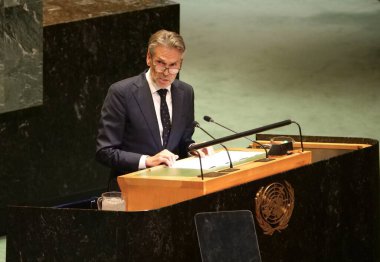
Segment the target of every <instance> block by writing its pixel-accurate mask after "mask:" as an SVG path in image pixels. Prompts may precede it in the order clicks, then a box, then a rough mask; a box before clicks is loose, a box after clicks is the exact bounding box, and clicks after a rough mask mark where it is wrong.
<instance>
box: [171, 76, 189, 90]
mask: <svg viewBox="0 0 380 262" xmlns="http://www.w3.org/2000/svg"><path fill="white" fill-rule="evenodd" d="M173 84H174V85H175V86H178V87H179V88H181V89H183V90H187V91H192V90H193V87H192V86H191V85H189V84H188V83H186V82H183V81H181V80H179V79H176V80H174V82H173Z"/></svg>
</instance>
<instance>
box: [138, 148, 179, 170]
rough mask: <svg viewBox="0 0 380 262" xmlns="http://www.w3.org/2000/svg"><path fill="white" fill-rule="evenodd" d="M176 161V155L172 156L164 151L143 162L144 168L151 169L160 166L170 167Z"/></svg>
mask: <svg viewBox="0 0 380 262" xmlns="http://www.w3.org/2000/svg"><path fill="white" fill-rule="evenodd" d="M177 159H178V156H177V155H175V154H173V153H172V152H170V151H169V150H167V149H164V150H162V151H161V152H159V153H157V154H156V155H154V156H148V157H147V158H146V160H145V165H146V167H153V166H158V165H161V164H165V165H167V166H172V165H173V164H174V163H175V161H176V160H177Z"/></svg>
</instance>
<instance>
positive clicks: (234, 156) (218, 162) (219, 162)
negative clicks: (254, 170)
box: [172, 151, 263, 169]
mask: <svg viewBox="0 0 380 262" xmlns="http://www.w3.org/2000/svg"><path fill="white" fill-rule="evenodd" d="M229 153H230V157H231V161H232V163H235V162H240V161H243V160H246V159H248V158H253V157H256V156H259V155H262V154H263V152H253V151H229ZM201 161H202V168H203V169H212V168H216V167H222V166H228V165H229V164H230V160H229V158H228V155H227V152H226V151H219V152H218V153H215V154H213V155H209V156H205V157H202V158H201ZM172 168H185V169H200V164H199V158H197V157H193V158H186V159H183V160H180V161H177V162H175V163H174V165H173V166H172Z"/></svg>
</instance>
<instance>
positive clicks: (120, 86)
mask: <svg viewBox="0 0 380 262" xmlns="http://www.w3.org/2000/svg"><path fill="white" fill-rule="evenodd" d="M144 74H145V73H141V74H139V75H136V76H132V77H128V78H125V79H123V80H120V81H117V82H115V83H113V84H112V85H111V87H110V89H113V90H115V91H116V90H119V91H120V90H128V89H131V88H133V87H138V86H140V85H142V84H143V81H144V80H145V75H144Z"/></svg>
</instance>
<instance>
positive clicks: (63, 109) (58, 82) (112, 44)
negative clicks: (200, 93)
mask: <svg viewBox="0 0 380 262" xmlns="http://www.w3.org/2000/svg"><path fill="white" fill-rule="evenodd" d="M152 2H156V3H161V1H152ZM161 28H167V29H169V30H174V31H178V30H179V5H178V4H176V5H173V4H170V5H167V6H166V5H164V4H162V5H160V6H159V7H154V8H148V9H144V10H136V11H130V12H124V13H117V14H115V15H107V16H99V17H96V18H89V19H84V20H80V21H74V22H70V23H57V24H53V25H49V26H44V28H43V39H44V41H43V50H44V54H43V82H44V94H43V95H44V104H43V106H40V107H35V108H31V109H28V110H20V111H16V112H9V113H5V114H1V115H0V137H1V139H0V149H1V151H0V232H4V231H5V221H4V219H5V214H4V213H5V210H4V207H5V206H6V205H7V204H22V203H24V204H32V203H33V204H35V203H41V202H44V203H45V202H51V203H59V202H61V201H62V199H64V198H67V197H71V196H73V195H77V194H80V195H86V194H88V195H89V196H92V195H91V194H92V192H94V191H99V190H101V189H103V188H105V187H106V184H107V180H108V172H109V171H108V169H106V168H104V167H102V166H100V165H99V164H97V163H96V162H95V160H94V156H95V138H96V134H97V126H98V120H99V116H100V109H101V106H102V104H103V100H104V98H105V95H106V92H107V90H108V87H109V85H110V84H111V83H113V82H115V81H118V80H120V79H123V78H126V77H128V76H132V75H134V74H137V73H140V72H141V71H142V70H144V69H145V68H146V64H145V55H146V45H147V42H148V39H149V36H150V35H151V34H152V33H153V32H156V31H157V30H159V29H161Z"/></svg>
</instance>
